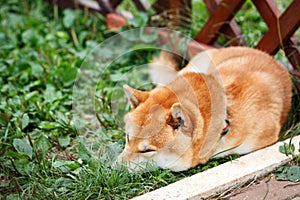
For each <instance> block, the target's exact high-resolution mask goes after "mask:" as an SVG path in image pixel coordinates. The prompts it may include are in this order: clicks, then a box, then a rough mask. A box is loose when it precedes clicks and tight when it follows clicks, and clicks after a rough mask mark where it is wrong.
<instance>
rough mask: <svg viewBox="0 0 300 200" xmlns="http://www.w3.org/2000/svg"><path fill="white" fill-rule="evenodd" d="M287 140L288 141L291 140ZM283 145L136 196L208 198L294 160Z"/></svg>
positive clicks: (141, 198)
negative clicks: (280, 148) (282, 150)
mask: <svg viewBox="0 0 300 200" xmlns="http://www.w3.org/2000/svg"><path fill="white" fill-rule="evenodd" d="M284 142H286V143H289V142H290V139H288V140H285V141H284ZM299 142H300V136H297V137H294V138H293V139H292V143H293V144H294V145H295V147H296V151H297V152H298V149H299ZM282 144H283V142H278V143H276V144H274V145H272V146H269V147H267V148H264V149H261V150H258V151H255V152H253V153H250V154H247V155H245V156H242V157H240V158H238V159H236V160H233V161H232V162H227V163H224V164H222V165H219V166H217V167H214V168H211V169H209V170H207V171H204V172H202V173H198V174H195V175H193V176H191V177H188V178H184V179H182V180H180V181H177V182H175V183H172V184H170V185H168V186H166V187H163V188H160V189H157V190H155V191H152V192H149V193H146V194H144V195H141V196H138V197H135V198H133V199H134V200H150V199H153V200H154V199H155V200H159V199H172V200H173V199H205V198H208V197H210V196H212V195H215V194H218V193H220V192H223V191H226V190H227V189H229V188H231V187H234V186H237V185H240V184H241V183H243V182H246V181H248V180H250V179H253V178H258V177H262V176H264V175H266V174H268V173H270V172H272V171H274V170H275V169H276V168H278V167H279V166H282V165H284V164H286V163H287V162H289V161H291V157H287V156H286V155H284V154H282V153H280V152H279V150H278V149H279V146H281V145H282Z"/></svg>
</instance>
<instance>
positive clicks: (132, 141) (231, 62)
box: [118, 47, 292, 171]
mask: <svg viewBox="0 0 300 200" xmlns="http://www.w3.org/2000/svg"><path fill="white" fill-rule="evenodd" d="M163 55H164V54H162V56H161V57H160V58H159V59H158V60H163V58H164V57H163ZM208 58H209V59H208ZM166 59H170V56H167V57H166ZM164 63H171V65H174V66H175V64H176V63H175V64H174V61H169V62H167V61H165V62H164ZM168 67H170V66H168ZM171 67H172V66H171ZM173 68H174V67H173ZM160 72H161V71H157V72H155V71H151V73H152V75H151V76H152V77H155V75H159V76H160V79H161V73H160ZM155 73H157V74H155ZM172 76H173V81H171V82H170V80H169V79H170V77H168V80H166V81H165V82H162V84H161V85H164V84H165V85H164V86H163V87H157V88H155V89H154V90H152V91H149V92H142V91H137V90H135V89H132V88H130V87H129V86H124V90H125V92H126V94H127V96H128V98H129V100H130V102H131V104H132V106H133V110H132V111H131V112H130V113H128V114H127V115H126V117H125V122H126V132H127V142H126V147H125V149H124V151H123V152H122V154H121V155H120V156H119V158H118V161H119V162H122V161H125V162H127V163H128V165H130V166H131V167H133V168H137V165H136V164H137V163H144V162H146V161H149V160H151V161H152V162H153V163H154V164H155V165H157V166H159V167H162V168H169V169H171V170H173V171H181V170H186V169H188V168H191V167H194V166H196V165H198V164H203V163H205V162H207V161H208V160H209V159H210V158H211V157H212V156H214V155H218V156H224V155H228V154H232V153H240V154H245V153H249V152H251V151H255V150H257V149H260V148H263V147H266V146H268V145H271V144H273V143H275V142H276V141H277V140H278V134H279V131H280V129H281V126H282V125H283V124H284V122H285V120H286V118H287V115H288V112H289V109H290V104H291V96H292V92H291V82H290V79H289V75H288V72H287V71H286V70H285V69H284V68H283V67H282V66H280V65H279V64H278V63H277V62H276V61H275V60H274V59H273V58H272V57H271V56H269V55H268V54H266V53H264V52H261V51H259V50H254V49H251V48H246V47H230V48H225V49H218V50H217V49H214V50H208V51H206V52H203V53H200V54H199V55H197V56H196V57H195V58H193V59H192V60H191V61H190V63H189V64H188V65H187V66H186V67H185V68H184V69H182V70H181V71H179V72H177V73H175V74H172ZM171 78H172V77H171ZM226 110H227V114H226ZM226 117H227V118H228V119H229V121H230V129H229V132H228V133H227V134H226V135H224V136H222V135H221V132H222V128H223V127H224V124H225V120H224V119H225V118H226ZM129 161H130V162H129Z"/></svg>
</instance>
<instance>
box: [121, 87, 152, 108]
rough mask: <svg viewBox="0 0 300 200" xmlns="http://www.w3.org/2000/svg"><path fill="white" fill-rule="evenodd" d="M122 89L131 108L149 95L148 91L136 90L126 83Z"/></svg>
mask: <svg viewBox="0 0 300 200" xmlns="http://www.w3.org/2000/svg"><path fill="white" fill-rule="evenodd" d="M123 89H124V92H125V94H126V96H127V98H128V100H129V102H130V104H131V106H132V108H136V107H137V106H138V105H139V104H140V103H142V102H144V101H146V100H147V98H148V97H149V92H144V91H140V90H136V89H133V88H131V87H129V86H128V85H124V86H123Z"/></svg>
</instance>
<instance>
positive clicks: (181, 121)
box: [167, 102, 192, 136]
mask: <svg viewBox="0 0 300 200" xmlns="http://www.w3.org/2000/svg"><path fill="white" fill-rule="evenodd" d="M167 123H168V124H169V125H170V126H172V128H173V129H178V128H181V129H182V131H183V132H185V131H184V130H188V129H189V128H188V125H189V118H188V117H187V115H186V114H185V112H184V110H183V107H182V105H181V104H180V103H178V102H177V103H174V104H173V105H172V107H171V109H170V116H169V118H168V120H167ZM183 129H184V130H183ZM184 134H187V135H189V136H191V134H192V133H184Z"/></svg>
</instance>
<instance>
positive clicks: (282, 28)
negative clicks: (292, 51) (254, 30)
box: [256, 0, 300, 54]
mask: <svg viewBox="0 0 300 200" xmlns="http://www.w3.org/2000/svg"><path fill="white" fill-rule="evenodd" d="M299 12H300V0H294V1H293V2H292V3H291V4H290V6H289V7H288V8H287V9H286V11H285V12H284V13H283V14H282V15H281V16H280V17H279V18H277V19H276V20H275V22H273V24H276V25H274V26H275V27H273V26H272V27H269V31H268V32H267V33H266V34H265V35H264V37H263V38H262V39H261V40H260V41H259V43H258V44H257V46H256V48H258V49H262V50H264V51H266V52H268V53H270V54H275V53H276V52H277V51H278V49H279V48H280V46H281V45H282V44H283V42H285V41H287V40H288V39H289V38H290V37H291V36H292V35H293V33H294V32H295V31H296V30H297V29H298V28H299V25H300V15H296V14H295V13H299ZM278 28H279V29H278Z"/></svg>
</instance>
